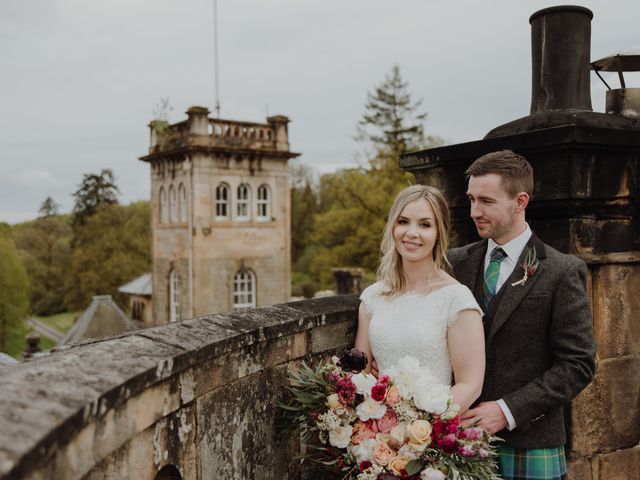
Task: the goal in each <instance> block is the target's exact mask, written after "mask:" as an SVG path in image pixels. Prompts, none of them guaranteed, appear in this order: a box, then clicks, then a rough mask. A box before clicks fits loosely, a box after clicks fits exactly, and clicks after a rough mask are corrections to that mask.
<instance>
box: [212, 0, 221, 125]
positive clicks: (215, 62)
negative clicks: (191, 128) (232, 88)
mask: <svg viewBox="0 0 640 480" xmlns="http://www.w3.org/2000/svg"><path fill="white" fill-rule="evenodd" d="M213 71H214V77H215V78H214V85H215V91H216V117H217V118H218V119H219V118H220V71H219V67H218V0H213Z"/></svg>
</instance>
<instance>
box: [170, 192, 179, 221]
mask: <svg viewBox="0 0 640 480" xmlns="http://www.w3.org/2000/svg"><path fill="white" fill-rule="evenodd" d="M177 221H178V202H177V198H176V189H175V187H174V186H173V185H171V186H170V187H169V223H175V222H177Z"/></svg>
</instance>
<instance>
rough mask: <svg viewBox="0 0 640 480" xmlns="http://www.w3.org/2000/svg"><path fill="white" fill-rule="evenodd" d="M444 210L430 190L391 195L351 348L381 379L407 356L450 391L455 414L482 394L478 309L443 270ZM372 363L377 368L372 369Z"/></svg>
mask: <svg viewBox="0 0 640 480" xmlns="http://www.w3.org/2000/svg"><path fill="white" fill-rule="evenodd" d="M449 223H450V220H449V208H448V207H447V203H446V200H445V198H444V196H443V195H442V193H441V192H440V191H439V190H438V189H436V188H433V187H429V186H423V185H414V186H411V187H408V188H406V189H404V190H403V191H401V192H400V193H399V194H398V196H397V197H396V199H395V201H394V202H393V205H392V206H391V210H390V212H389V217H388V220H387V225H386V227H385V231H384V236H383V239H382V245H381V250H382V255H383V256H382V261H381V263H380V267H379V269H378V281H377V282H376V283H374V284H373V285H371V286H369V287H368V288H366V289H365V290H364V291H363V292H362V295H361V297H360V298H361V300H362V302H361V304H360V310H359V313H358V332H357V335H356V342H355V347H356V348H357V349H358V350H361V351H363V352H365V353H366V354H367V357H368V358H369V363H368V367H367V371H371V366H372V364H373V365H374V373H377V371H376V368H375V365H376V364H377V368H378V369H379V370H380V372H381V373H385V372H386V371H387V370H388V369H389V368H390V367H392V366H393V365H394V364H395V362H397V361H398V360H399V359H400V358H402V357H403V356H405V355H411V356H412V357H414V358H416V359H418V360H419V362H420V365H422V366H423V367H425V368H428V369H429V371H430V373H431V374H432V375H434V376H435V377H436V378H437V379H438V380H440V381H441V382H442V383H443V384H446V385H452V387H451V395H452V400H453V403H455V404H458V405H459V406H460V413H462V412H464V411H465V410H467V409H468V408H469V406H470V405H471V404H472V403H473V401H474V400H475V399H476V398H478V396H479V395H480V392H481V390H482V382H483V378H484V367H485V353H484V330H483V326H482V320H481V314H482V310H481V309H480V307H479V306H478V304H477V302H476V301H475V299H474V297H473V294H472V293H471V292H470V291H469V289H468V288H467V287H466V286H464V285H461V284H460V283H458V282H457V281H456V280H455V279H454V278H453V277H451V276H450V275H448V274H447V273H446V272H445V271H444V267H445V264H448V262H447V259H446V256H445V255H446V250H447V244H448V238H447V232H448V229H449ZM374 361H375V363H374Z"/></svg>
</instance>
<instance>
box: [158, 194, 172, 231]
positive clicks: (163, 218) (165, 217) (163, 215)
mask: <svg viewBox="0 0 640 480" xmlns="http://www.w3.org/2000/svg"><path fill="white" fill-rule="evenodd" d="M158 196H159V197H160V223H169V210H168V209H167V191H166V190H165V189H164V187H160V193H159V194H158Z"/></svg>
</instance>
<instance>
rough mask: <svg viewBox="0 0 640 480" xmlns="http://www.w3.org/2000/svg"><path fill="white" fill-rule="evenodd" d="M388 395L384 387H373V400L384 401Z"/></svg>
mask: <svg viewBox="0 0 640 480" xmlns="http://www.w3.org/2000/svg"><path fill="white" fill-rule="evenodd" d="M386 394H387V387H385V386H383V385H374V386H373V387H371V398H373V399H374V400H375V401H376V402H381V401H383V400H384V396H385V395H386Z"/></svg>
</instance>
